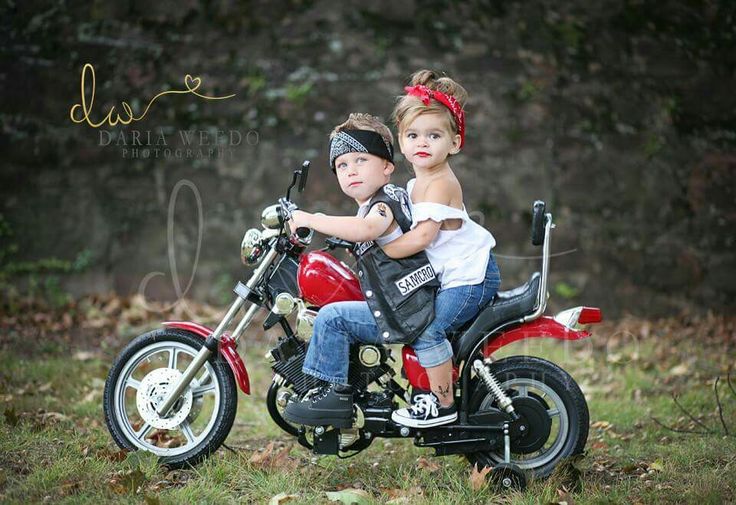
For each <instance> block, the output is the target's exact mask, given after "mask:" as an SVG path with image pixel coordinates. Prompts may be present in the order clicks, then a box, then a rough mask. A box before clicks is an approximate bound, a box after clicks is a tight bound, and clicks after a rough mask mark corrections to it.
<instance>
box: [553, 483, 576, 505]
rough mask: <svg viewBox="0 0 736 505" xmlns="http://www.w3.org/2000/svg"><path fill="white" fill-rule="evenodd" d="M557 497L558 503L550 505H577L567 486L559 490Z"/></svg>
mask: <svg viewBox="0 0 736 505" xmlns="http://www.w3.org/2000/svg"><path fill="white" fill-rule="evenodd" d="M557 497H558V498H557V501H555V502H550V505H575V500H573V498H572V496H570V492H569V491H568V490H567V488H566V487H565V486H562V488H560V489H558V490H557Z"/></svg>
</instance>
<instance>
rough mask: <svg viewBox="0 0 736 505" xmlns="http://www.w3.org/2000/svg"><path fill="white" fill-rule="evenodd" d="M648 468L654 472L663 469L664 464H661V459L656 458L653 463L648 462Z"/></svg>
mask: <svg viewBox="0 0 736 505" xmlns="http://www.w3.org/2000/svg"><path fill="white" fill-rule="evenodd" d="M649 469H650V470H654V471H655V472H661V471H662V470H664V465H663V464H662V461H660V460H657V461H655V462H654V463H650V464H649Z"/></svg>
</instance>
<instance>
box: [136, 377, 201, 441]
mask: <svg viewBox="0 0 736 505" xmlns="http://www.w3.org/2000/svg"><path fill="white" fill-rule="evenodd" d="M181 376H182V373H181V372H180V371H179V370H175V369H173V368H157V369H156V370H153V371H152V372H150V373H149V374H148V375H146V376H145V377H144V378H143V380H142V381H141V385H140V387H139V388H138V392H137V393H136V396H135V402H136V406H137V407H138V413H139V414H140V416H141V417H142V418H143V420H144V421H145V422H147V423H148V424H150V425H151V426H153V427H154V428H157V429H160V430H171V429H174V428H176V427H177V426H179V425H180V424H181V423H182V421H184V419H186V417H187V416H188V415H189V412H190V411H191V409H192V388H194V387H197V384H195V380H193V381H192V384H190V386H189V387H188V388H187V390H186V392H185V393H184V394H183V395H182V396H181V398H179V400H177V401H176V403H174V406H173V407H172V408H171V410H170V411H169V412H170V413H169V415H168V416H166V417H161V416H159V415H158V413H157V412H156V410H157V409H158V406H159V405H161V404H162V403H163V402H164V400H165V399H166V397H167V396H168V394H169V392H170V391H171V390H172V389H173V388H174V386H175V385H176V383H177V382H178V381H179V378H180V377H181Z"/></svg>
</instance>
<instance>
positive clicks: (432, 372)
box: [383, 70, 501, 428]
mask: <svg viewBox="0 0 736 505" xmlns="http://www.w3.org/2000/svg"><path fill="white" fill-rule="evenodd" d="M405 90H406V92H407V94H406V95H405V96H402V97H401V98H400V99H399V101H398V103H397V105H396V107H395V109H394V118H395V120H396V124H397V127H398V131H399V145H400V147H401V152H402V154H403V155H404V157H405V158H406V159H407V160H408V161H409V163H411V165H412V168H413V169H414V172H415V174H416V178H415V179H412V180H410V181H409V183H408V184H407V191H408V193H409V195H410V197H411V202H412V225H411V227H412V229H411V231H409V232H408V233H405V234H404V235H402V236H401V237H399V238H397V239H396V240H394V241H393V242H391V243H390V244H387V245H385V246H384V248H383V249H384V252H385V253H386V254H387V255H388V256H390V257H392V258H403V257H406V256H410V255H412V254H415V253H416V252H418V251H421V250H426V253H427V256H428V257H429V260H430V263H431V264H432V267H433V268H434V270H435V272H436V274H437V275H438V277H439V279H440V283H441V287H440V291H439V292H438V293H437V298H436V301H435V319H434V321H433V322H432V324H430V325H429V327H427V329H426V330H425V331H424V332H423V333H422V335H421V336H420V338H418V339H417V341H416V343H415V344H413V347H414V350H415V352H416V355H417V358H418V359H419V363H420V364H421V365H422V366H423V367H424V368H426V369H427V375H428V376H429V382H430V386H431V389H432V391H431V393H428V394H419V395H415V397H414V404H413V405H412V406H410V407H409V408H405V409H400V410H397V411H395V412H394V413H393V415H392V419H393V420H394V421H395V422H397V423H400V424H403V425H405V426H412V427H419V428H421V427H428V426H438V425H441V424H445V423H449V422H452V421H454V420H456V419H457V409H456V407H455V403H454V392H453V383H452V346H451V345H450V342H449V341H448V340H447V335H448V333H450V332H452V331H454V330H457V329H458V328H459V327H460V326H462V325H463V323H465V322H467V321H468V320H470V319H471V318H472V317H473V316H475V315H476V314H477V313H478V312H479V310H480V309H481V308H482V307H483V306H484V305H486V304H487V303H488V302H489V301H490V300H491V299H492V298H493V297H494V296H495V294H496V292H497V291H498V288H499V286H500V284H501V277H500V274H499V271H498V267H497V265H496V261H495V259H494V257H493V254H492V253H491V249H492V248H493V247H494V246H495V244H496V241H495V239H494V238H493V236H492V235H491V234H490V233H489V232H488V231H487V230H486V229H485V228H483V227H482V226H480V225H478V224H477V223H475V222H474V221H472V220H471V219H470V217H469V216H468V213H467V212H466V210H465V206H464V205H463V193H462V188H461V187H460V183H459V182H458V180H457V177H455V174H454V173H453V171H452V168H451V167H450V163H449V159H450V157H451V156H453V155H455V154H457V153H459V152H460V149H461V148H462V147H463V143H464V140H465V113H464V111H463V105H464V104H465V101H466V99H467V92H466V91H465V89H463V87H462V86H460V85H459V84H458V83H457V82H455V81H454V80H452V79H450V78H449V77H440V76H438V75H437V74H435V73H434V72H432V71H429V70H420V71H419V72H416V73H415V74H414V75H412V78H411V85H410V86H407V87H406V88H405Z"/></svg>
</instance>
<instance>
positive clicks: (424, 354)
mask: <svg viewBox="0 0 736 505" xmlns="http://www.w3.org/2000/svg"><path fill="white" fill-rule="evenodd" d="M414 353H415V354H416V355H417V359H418V360H419V364H420V365H422V366H423V367H424V368H432V367H435V366H439V365H441V364H442V363H444V362H445V361H447V360H449V359H452V345H451V344H450V342H449V341H448V340H447V339H444V340H443V341H442V342H440V343H439V344H437V345H433V346H432V347H428V348H426V349H414Z"/></svg>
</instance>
